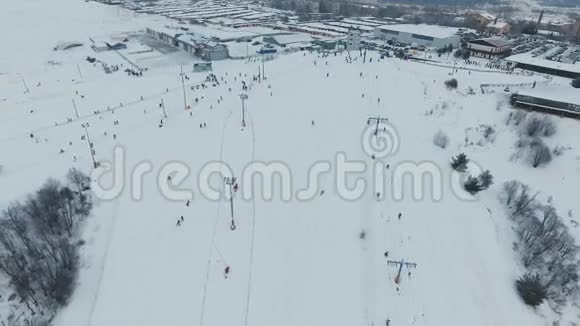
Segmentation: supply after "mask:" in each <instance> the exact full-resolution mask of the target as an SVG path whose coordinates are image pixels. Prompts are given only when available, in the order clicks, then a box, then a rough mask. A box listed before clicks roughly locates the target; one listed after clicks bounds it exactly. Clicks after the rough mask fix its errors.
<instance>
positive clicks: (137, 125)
mask: <svg viewBox="0 0 580 326" xmlns="http://www.w3.org/2000/svg"><path fill="white" fill-rule="evenodd" d="M175 110H178V109H175ZM179 111H181V109H179ZM198 114H199V110H196V111H195V114H194V115H193V116H194V117H195V116H197V115H198ZM231 114H232V112H231V111H230V113H229V115H231ZM228 118H229V117H226V119H228ZM149 123H150V121H149V120H144V122H143V123H141V122H139V123H135V124H132V125H129V126H130V127H133V128H123V135H131V134H132V132H135V131H138V130H141V129H144V128H147V127H149V126H150V124H149ZM19 137H21V136H19ZM19 137H14V139H13V140H16V139H18V138H19ZM105 137H107V136H104V135H102V134H100V135H98V136H96V137H95V136H93V142H96V140H102V139H103V138H105ZM0 143H2V142H1V141H0ZM73 146H74V147H73V148H75V150H79V149H77V147H78V144H75V145H73ZM70 149H71V147H69V150H70ZM61 155H62V154H60V153H54V154H50V158H48V159H47V158H46V156H45V158H43V159H42V160H38V161H37V162H35V163H33V164H30V165H27V166H22V165H20V168H19V169H17V170H16V171H17V172H21V171H26V170H29V169H32V168H35V167H37V166H39V165H40V164H45V163H46V162H47V161H49V162H53V161H56V160H57V159H58V158H59V157H60V156H61ZM80 158H81V157H79V159H80Z"/></svg>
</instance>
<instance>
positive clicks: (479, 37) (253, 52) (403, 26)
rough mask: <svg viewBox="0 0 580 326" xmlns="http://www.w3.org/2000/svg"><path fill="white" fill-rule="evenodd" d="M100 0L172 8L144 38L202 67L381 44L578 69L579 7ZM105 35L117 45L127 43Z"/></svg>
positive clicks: (419, 52)
mask: <svg viewBox="0 0 580 326" xmlns="http://www.w3.org/2000/svg"><path fill="white" fill-rule="evenodd" d="M100 2H104V3H106V4H110V5H115V6H119V7H120V8H124V10H130V11H132V12H134V13H136V14H151V15H161V16H165V17H167V18H169V21H170V22H171V23H169V24H160V25H158V26H143V30H142V31H140V33H141V34H142V36H141V38H140V40H141V42H145V43H147V45H148V46H150V47H153V48H159V47H169V48H172V49H176V50H179V51H183V52H186V53H188V54H190V55H191V57H192V58H193V59H195V60H198V61H199V62H198V63H195V64H194V67H195V69H196V70H198V71H206V70H211V62H214V61H219V60H224V59H248V58H253V57H261V58H262V59H264V58H268V57H269V56H272V55H276V54H279V53H288V52H294V51H303V50H313V51H341V50H358V51H366V50H374V51H378V52H380V53H381V56H386V57H391V56H394V57H399V58H404V59H406V60H421V61H424V62H432V63H434V64H440V63H442V61H446V62H447V64H449V58H450V57H451V59H452V60H455V63H454V64H453V65H454V66H455V64H456V63H457V60H458V59H459V60H461V61H462V62H463V63H464V64H475V65H482V66H483V67H484V68H494V69H502V70H505V71H507V72H509V71H513V70H514V69H516V68H519V69H523V70H526V71H529V72H531V73H534V72H535V73H542V74H548V75H553V76H560V77H565V78H579V77H580V64H579V63H577V62H578V61H580V46H579V45H578V40H579V38H580V21H579V20H578V17H580V14H578V13H576V12H574V11H573V10H572V9H570V10H561V11H560V12H558V11H557V10H551V9H547V10H540V11H537V12H535V11H532V12H518V11H515V10H510V9H509V8H501V7H500V9H497V10H502V12H501V13H495V14H494V13H490V12H486V11H483V10H477V9H456V8H445V7H437V8H435V7H418V6H403V5H400V6H395V5H384V6H381V5H376V4H372V3H350V2H330V1H319V2H315V1H306V0H273V1H271V2H267V3H263V2H257V1H241V0H240V1H223V0H204V1H197V2H195V1H194V2H191V1H186V0H158V1H147V2H142V1H135V0H101V1H100ZM121 43H122V42H121ZM105 44H107V45H106V46H108V47H109V49H111V50H115V51H118V50H119V48H123V47H124V46H126V45H125V44H120V43H119V42H117V43H115V42H111V43H107V42H105ZM101 48H102V47H101ZM133 50H139V49H133ZM121 51H122V50H121ZM482 60H483V61H482ZM527 98H529V97H527ZM514 101H515V100H514ZM526 103H527V102H526ZM527 104H529V103H527ZM578 104H580V103H575V104H573V105H574V106H573V109H572V110H573V111H580V110H576V106H578ZM570 105H572V104H570V103H564V104H561V105H560V106H564V107H566V108H568V107H570ZM568 111H569V110H568Z"/></svg>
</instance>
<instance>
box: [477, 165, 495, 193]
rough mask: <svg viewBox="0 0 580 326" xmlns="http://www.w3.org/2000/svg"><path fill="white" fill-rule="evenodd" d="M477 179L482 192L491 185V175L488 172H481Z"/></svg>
mask: <svg viewBox="0 0 580 326" xmlns="http://www.w3.org/2000/svg"><path fill="white" fill-rule="evenodd" d="M477 179H478V181H479V186H480V187H481V189H482V190H486V189H487V188H489V186H491V185H492V184H493V175H491V172H489V170H485V171H483V172H482V173H481V174H480V175H479V177H478V178H477Z"/></svg>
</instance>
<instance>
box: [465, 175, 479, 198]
mask: <svg viewBox="0 0 580 326" xmlns="http://www.w3.org/2000/svg"><path fill="white" fill-rule="evenodd" d="M463 187H464V188H465V190H466V191H467V192H469V193H470V194H472V195H473V194H476V193H478V192H480V191H481V190H482V189H481V187H480V185H479V180H477V178H476V177H474V176H471V175H470V176H468V177H467V181H465V184H464V185H463Z"/></svg>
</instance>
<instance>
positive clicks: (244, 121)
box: [240, 93, 248, 127]
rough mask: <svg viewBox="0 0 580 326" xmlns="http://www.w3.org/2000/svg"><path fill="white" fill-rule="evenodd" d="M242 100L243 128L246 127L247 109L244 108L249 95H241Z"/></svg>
mask: <svg viewBox="0 0 580 326" xmlns="http://www.w3.org/2000/svg"><path fill="white" fill-rule="evenodd" d="M240 99H241V100H242V127H245V126H246V107H245V106H244V101H245V100H247V99H248V94H246V93H242V94H240Z"/></svg>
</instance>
